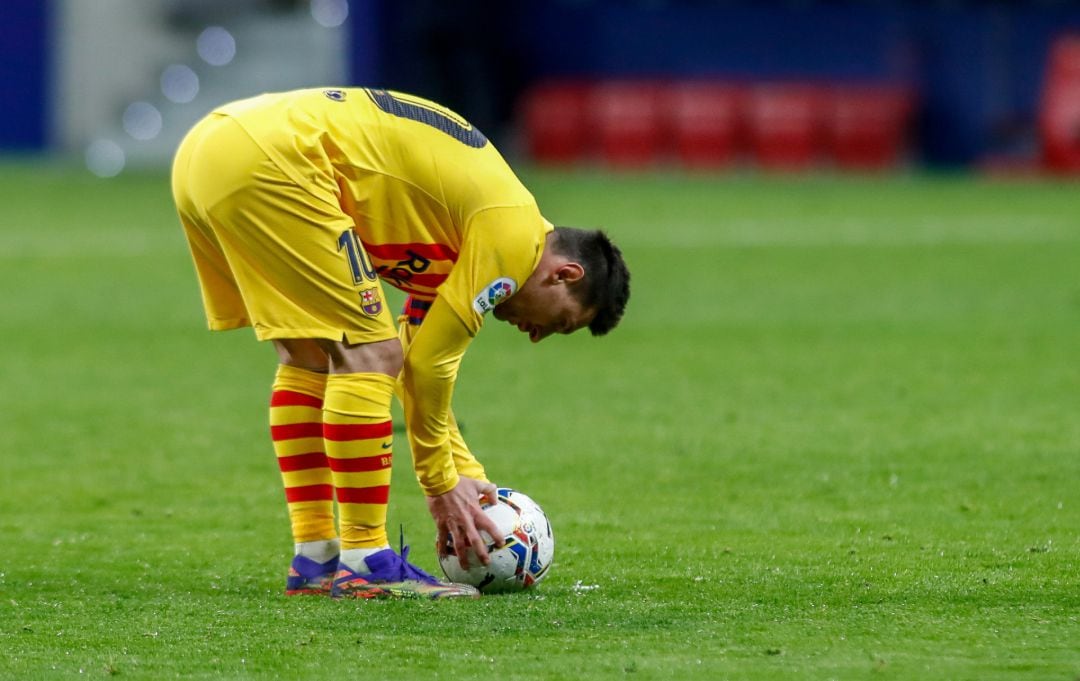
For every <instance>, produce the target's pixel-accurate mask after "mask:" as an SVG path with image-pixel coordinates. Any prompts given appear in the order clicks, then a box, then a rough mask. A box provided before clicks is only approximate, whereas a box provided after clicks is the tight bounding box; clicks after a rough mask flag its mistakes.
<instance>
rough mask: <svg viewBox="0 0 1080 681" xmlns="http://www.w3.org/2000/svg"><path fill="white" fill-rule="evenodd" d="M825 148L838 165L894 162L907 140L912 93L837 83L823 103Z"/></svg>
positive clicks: (853, 166)
mask: <svg viewBox="0 0 1080 681" xmlns="http://www.w3.org/2000/svg"><path fill="white" fill-rule="evenodd" d="M823 108H824V119H825V139H826V144H827V151H828V153H829V155H830V156H831V157H832V159H833V160H834V161H835V162H836V165H837V166H838V167H840V168H848V169H857V170H871V169H878V170H880V169H885V168H889V167H891V166H894V165H896V163H897V162H898V161H899V160H900V159H901V157H902V156H903V154H904V152H905V149H906V144H907V132H908V122H909V120H910V118H911V112H912V97H911V95H910V94H909V92H908V91H907V90H905V89H903V88H899V87H884V86H882V87H870V86H866V87H836V88H834V89H833V90H832V91H831V92H830V93H829V96H828V97H827V99H826V103H825V105H824V107H823Z"/></svg>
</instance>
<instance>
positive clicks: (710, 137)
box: [519, 80, 914, 170]
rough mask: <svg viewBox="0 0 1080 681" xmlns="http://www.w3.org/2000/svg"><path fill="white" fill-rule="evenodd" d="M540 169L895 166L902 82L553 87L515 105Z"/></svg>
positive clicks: (903, 130) (902, 115)
mask: <svg viewBox="0 0 1080 681" xmlns="http://www.w3.org/2000/svg"><path fill="white" fill-rule="evenodd" d="M519 113H520V117H519V120H520V122H521V128H522V132H523V134H524V138H525V148H526V150H527V151H528V153H529V155H530V157H531V158H532V159H533V160H534V161H535V162H537V163H540V164H560V165H566V164H575V163H596V162H599V163H601V164H603V165H606V166H609V167H612V168H641V167H648V166H654V165H659V164H677V165H681V166H685V167H689V168H725V167H731V166H734V165H735V164H740V163H749V164H752V165H755V166H757V167H761V168H764V169H768V170H805V169H810V168H818V167H827V166H833V167H837V168H842V169H857V170H867V169H889V168H893V167H896V166H898V165H899V164H901V163H903V162H904V160H905V159H906V158H907V156H908V154H909V150H910V139H909V131H910V122H911V119H912V116H913V113H914V100H913V96H912V93H911V91H910V90H909V89H907V88H903V87H898V86H884V85H882V86H871V85H847V84H808V83H758V84H739V83H728V82H723V81H704V80H686V81H645V80H633V81H631V80H619V81H597V82H582V81H548V82H544V83H541V84H539V85H536V86H534V87H532V88H531V89H529V90H528V91H527V92H526V93H525V95H524V96H523V98H522V100H521V102H520V106H519Z"/></svg>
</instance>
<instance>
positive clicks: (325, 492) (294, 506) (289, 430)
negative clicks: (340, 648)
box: [270, 339, 340, 596]
mask: <svg viewBox="0 0 1080 681" xmlns="http://www.w3.org/2000/svg"><path fill="white" fill-rule="evenodd" d="M274 347H275V349H276V350H277V352H278V358H279V361H280V364H279V365H278V369H277V373H276V374H275V376H274V384H273V387H272V389H271V396H270V435H271V439H272V442H273V447H274V454H275V455H276V456H277V463H278V468H279V470H280V471H281V480H282V483H283V485H284V487H285V501H286V503H287V505H288V508H289V521H290V525H291V528H292V537H293V546H294V551H295V555H294V556H293V560H292V564H291V565H290V566H289V577H288V580H287V583H286V586H285V593H286V595H289V596H294V595H300V594H328V593H329V592H330V590H331V587H332V584H333V579H334V575H335V574H336V573H337V567H338V554H339V553H340V545H339V542H338V534H337V528H336V527H335V526H334V480H333V475H332V473H331V471H330V465H329V463H328V461H327V459H326V451H325V447H324V446H323V439H322V407H323V399H324V396H325V393H326V374H327V371H328V369H329V360H328V358H327V356H326V353H325V352H323V351H322V349H321V348H320V347H319V345H318V343H316V342H315V341H312V340H306V339H280V340H275V341H274Z"/></svg>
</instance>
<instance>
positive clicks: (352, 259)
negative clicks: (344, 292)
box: [337, 229, 378, 286]
mask: <svg viewBox="0 0 1080 681" xmlns="http://www.w3.org/2000/svg"><path fill="white" fill-rule="evenodd" d="M337 245H338V252H341V249H345V255H346V256H348V259H349V270H350V271H351V272H352V278H353V284H355V285H356V286H360V285H361V284H363V283H364V282H365V281H376V280H378V275H377V274H376V273H375V268H374V267H372V266H371V261H370V260H369V259H368V255H367V253H365V252H364V247H363V246H362V245H361V244H360V240H359V239H357V238H356V232H354V231H352V230H351V229H347V230H345V231H344V232H342V233H341V236H339V237H338V242H337Z"/></svg>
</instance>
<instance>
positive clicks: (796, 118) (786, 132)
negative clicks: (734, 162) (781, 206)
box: [746, 83, 821, 170]
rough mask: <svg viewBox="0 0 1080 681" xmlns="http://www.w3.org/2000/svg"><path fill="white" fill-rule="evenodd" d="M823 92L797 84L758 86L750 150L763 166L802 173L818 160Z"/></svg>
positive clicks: (752, 102) (751, 100) (750, 113)
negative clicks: (800, 171)
mask: <svg viewBox="0 0 1080 681" xmlns="http://www.w3.org/2000/svg"><path fill="white" fill-rule="evenodd" d="M820 109H821V92H820V90H819V89H818V88H816V87H813V86H810V85H805V84H798V83H791V84H769V85H760V86H757V87H755V88H754V89H753V90H752V91H751V92H750V95H749V97H748V101H747V112H746V124H747V128H748V137H749V142H750V147H751V151H752V152H753V156H754V158H755V160H756V161H757V162H758V163H759V164H760V165H761V166H762V167H763V168H767V169H773V170H801V169H805V168H807V167H809V166H810V165H812V164H813V163H814V162H815V161H816V160H817V155H818V151H819V148H820V144H821V139H820V138H821V111H820Z"/></svg>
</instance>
